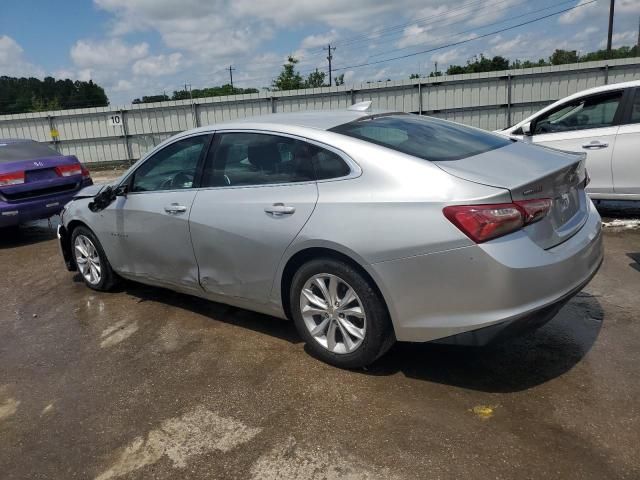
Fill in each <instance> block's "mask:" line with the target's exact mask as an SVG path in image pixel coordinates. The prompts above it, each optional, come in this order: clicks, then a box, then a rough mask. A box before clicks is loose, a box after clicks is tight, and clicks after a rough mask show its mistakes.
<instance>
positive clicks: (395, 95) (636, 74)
mask: <svg viewBox="0 0 640 480" xmlns="http://www.w3.org/2000/svg"><path fill="white" fill-rule="evenodd" d="M637 79H640V58H631V59H621V60H611V61H602V62H588V63H581V64H573V65H559V66H555V67H538V68H529V69H520V70H505V71H500V72H488V73H479V74H466V75H447V76H442V77H437V78H423V79H419V80H418V79H415V80H399V81H389V82H379V83H363V84H357V85H345V86H341V87H325V88H314V89H306V90H293V91H286V92H262V93H256V94H249V95H233V96H227V97H213V98H199V99H194V100H193V102H191V101H189V100H183V101H175V102H173V101H171V102H160V103H153V104H143V105H129V106H121V107H113V106H110V107H102V108H86V109H75V110H62V111H52V112H38V113H27V114H19V115H5V116H0V138H33V139H34V140H38V141H42V142H50V143H51V144H53V145H54V146H55V148H56V149H58V150H59V151H60V152H62V153H65V154H69V155H76V156H77V157H78V158H79V159H80V160H81V161H83V162H86V163H96V162H121V161H135V160H137V159H139V158H140V157H141V156H142V155H143V154H144V153H145V152H146V151H148V150H149V149H151V148H153V147H154V146H155V145H157V144H158V143H159V142H161V141H163V140H164V139H166V138H168V137H170V136H171V135H173V134H175V133H178V132H180V131H183V130H187V129H189V128H193V127H196V126H204V125H212V124H216V123H220V122H225V121H229V120H234V119H237V118H245V117H250V116H257V115H264V114H269V113H273V112H295V111H302V110H341V109H346V108H347V107H348V106H349V105H351V104H353V103H356V102H361V101H365V100H371V101H373V106H374V107H375V108H381V109H387V110H393V111H402V112H414V113H421V114H425V115H433V116H436V117H440V118H444V119H447V120H453V121H456V122H460V123H464V124H467V125H473V126H475V127H480V128H484V129H487V130H495V129H498V128H503V127H506V126H508V125H511V124H514V123H517V122H518V121H520V120H522V119H523V118H525V117H527V116H529V115H531V114H532V113H534V112H536V111H537V110H539V109H540V108H542V107H543V106H545V105H548V104H549V103H551V102H554V101H556V100H558V99H560V98H563V97H565V96H567V95H571V94H572V93H575V92H579V91H580V90H584V89H586V88H590V87H595V86H598V85H605V84H607V83H609V84H610V83H618V82H625V81H629V80H637Z"/></svg>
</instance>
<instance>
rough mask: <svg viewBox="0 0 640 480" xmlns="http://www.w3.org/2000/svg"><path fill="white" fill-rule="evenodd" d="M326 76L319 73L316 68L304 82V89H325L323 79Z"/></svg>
mask: <svg viewBox="0 0 640 480" xmlns="http://www.w3.org/2000/svg"><path fill="white" fill-rule="evenodd" d="M326 76H327V74H326V73H324V72H321V71H319V70H318V69H317V68H316V71H315V72H311V73H310V74H309V76H308V77H307V79H306V80H305V82H304V86H305V88H318V87H326V85H325V83H324V79H325V77H326Z"/></svg>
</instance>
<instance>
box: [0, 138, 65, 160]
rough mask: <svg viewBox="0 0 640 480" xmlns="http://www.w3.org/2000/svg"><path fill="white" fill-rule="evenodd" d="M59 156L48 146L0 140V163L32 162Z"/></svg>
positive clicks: (30, 142) (28, 141)
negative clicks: (37, 159)
mask: <svg viewBox="0 0 640 480" xmlns="http://www.w3.org/2000/svg"><path fill="white" fill-rule="evenodd" d="M59 156H60V154H59V153H58V152H56V151H55V150H54V149H52V148H50V147H49V146H47V145H45V144H43V143H38V142H34V141H33V140H27V141H20V142H16V141H4V142H3V141H2V140H0V163H7V162H18V161H20V160H33V159H36V158H44V157H59Z"/></svg>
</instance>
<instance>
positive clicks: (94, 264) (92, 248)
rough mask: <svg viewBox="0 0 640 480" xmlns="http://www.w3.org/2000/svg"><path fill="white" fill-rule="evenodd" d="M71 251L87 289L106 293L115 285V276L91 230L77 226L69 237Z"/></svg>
mask: <svg viewBox="0 0 640 480" xmlns="http://www.w3.org/2000/svg"><path fill="white" fill-rule="evenodd" d="M71 251H72V252H73V258H74V260H75V262H76V266H77V267H78V272H79V273H80V275H81V276H82V280H83V281H84V283H85V285H87V287H89V288H92V289H93V290H98V291H103V292H104V291H108V290H111V289H112V288H113V286H114V285H115V283H116V275H115V273H114V272H113V270H112V269H111V265H109V261H108V260H107V256H106V255H105V253H104V250H103V249H102V245H100V242H99V241H98V239H97V238H96V236H95V235H94V234H93V232H92V231H91V230H89V229H88V228H86V227H83V226H79V227H76V228H75V229H74V230H73V233H72V235H71Z"/></svg>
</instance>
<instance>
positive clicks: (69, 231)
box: [60, 219, 93, 271]
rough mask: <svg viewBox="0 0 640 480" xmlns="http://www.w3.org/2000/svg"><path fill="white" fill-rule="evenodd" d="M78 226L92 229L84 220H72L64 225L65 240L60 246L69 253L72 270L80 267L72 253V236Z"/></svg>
mask: <svg viewBox="0 0 640 480" xmlns="http://www.w3.org/2000/svg"><path fill="white" fill-rule="evenodd" d="M78 227H84V228H87V229H89V230H91V228H90V227H89V225H87V224H86V223H85V222H83V221H82V220H76V219H74V220H71V221H70V222H69V223H68V224H67V226H66V227H62V228H63V229H64V231H65V234H64V236H63V238H64V241H62V242H61V245H60V247H61V248H62V249H63V252H64V251H66V252H68V253H69V262H70V265H69V268H70V270H71V271H76V270H77V269H78V266H77V265H76V259H75V256H74V255H71V237H72V236H73V231H74V230H75V229H76V228H78ZM92 231H93V230H92Z"/></svg>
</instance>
